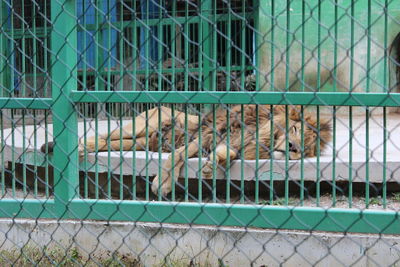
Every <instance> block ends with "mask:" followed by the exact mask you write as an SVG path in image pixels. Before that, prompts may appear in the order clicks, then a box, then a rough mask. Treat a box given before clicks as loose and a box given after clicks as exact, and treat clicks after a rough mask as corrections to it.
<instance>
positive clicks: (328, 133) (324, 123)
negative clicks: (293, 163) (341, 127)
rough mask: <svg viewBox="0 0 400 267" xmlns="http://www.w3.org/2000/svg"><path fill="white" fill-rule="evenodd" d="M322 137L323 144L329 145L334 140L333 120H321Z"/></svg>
mask: <svg viewBox="0 0 400 267" xmlns="http://www.w3.org/2000/svg"><path fill="white" fill-rule="evenodd" d="M319 130H320V137H321V141H322V142H323V143H328V142H329V141H331V139H332V125H331V120H330V119H327V118H321V119H320V123H319Z"/></svg>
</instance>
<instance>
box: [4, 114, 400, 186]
mask: <svg viewBox="0 0 400 267" xmlns="http://www.w3.org/2000/svg"><path fill="white" fill-rule="evenodd" d="M124 123H127V121H125V122H124ZM352 123H353V141H352V149H351V151H352V153H351V154H350V153H349V151H350V142H349V128H348V127H349V118H348V117H343V116H340V117H338V118H337V119H336V125H337V128H336V156H333V154H332V153H333V147H332V145H333V144H332V143H330V144H329V147H328V148H327V149H326V150H325V151H324V152H323V153H322V155H321V157H320V158H319V162H320V179H321V180H332V169H333V167H335V174H336V175H335V176H336V177H335V178H336V180H337V181H347V180H348V179H349V172H350V171H349V169H350V160H351V166H352V169H351V174H352V177H351V178H352V180H353V181H355V182H363V181H365V179H366V164H365V163H366V157H367V154H368V155H369V164H368V167H369V180H370V182H375V183H380V182H382V181H383V173H384V166H383V159H384V148H383V116H382V115H374V116H372V117H370V120H369V145H368V150H367V146H366V138H367V135H366V133H367V131H366V122H365V116H356V117H353V120H352ZM116 127H117V122H114V121H113V122H111V129H115V128H116ZM35 128H36V137H35V135H34V131H35ZM87 128H88V129H89V130H88V132H87V136H91V135H94V128H95V127H94V122H90V123H87ZM83 129H84V127H83V122H80V123H79V136H80V137H82V136H83V132H84V131H83ZM99 129H101V130H100V132H105V131H107V122H106V121H100V122H99ZM51 133H52V125H48V140H49V141H51V140H52V136H51ZM13 135H14V138H12V137H13ZM71 136H73V134H72V133H71ZM399 136H400V114H389V115H388V116H387V138H388V139H387V148H386V149H387V150H386V179H387V181H392V182H393V181H397V182H400V170H399V169H400V137H399ZM35 138H36V144H37V147H36V148H37V149H36V151H35V147H34V143H35V141H34V140H35ZM4 139H5V144H6V146H5V150H4V156H5V161H11V160H12V158H14V159H15V160H16V162H19V163H22V161H25V163H27V164H32V165H35V164H36V165H37V166H44V163H45V158H44V155H43V154H42V153H40V151H39V149H40V147H41V145H42V144H43V143H44V142H45V128H44V125H40V126H36V127H34V126H26V127H25V135H23V127H22V126H21V127H17V128H15V129H14V131H12V129H6V130H4ZM13 139H14V147H13V141H12V140H13ZM23 139H25V147H23ZM23 151H25V156H24V158H23V157H22V154H23ZM133 156H135V158H136V170H135V171H134V170H133V169H132V162H133V158H132V157H133ZM159 156H160V155H159V154H158V153H154V152H150V153H149V155H148V161H147V160H146V152H144V151H138V152H136V154H135V155H133V153H132V152H129V151H124V152H123V153H122V154H121V153H120V152H110V164H111V166H108V152H100V153H99V154H98V164H99V166H98V170H99V172H107V171H108V167H110V168H111V170H113V171H114V172H115V173H117V174H119V173H120V171H121V172H122V174H124V175H132V174H134V175H137V176H144V175H145V174H146V168H147V171H148V175H149V176H154V175H156V174H157V173H158V162H159V160H158V158H159ZM161 157H162V161H164V160H165V159H166V158H167V157H168V154H167V153H162V154H161ZM35 159H36V162H35ZM95 159H96V156H95V154H94V153H89V154H88V158H87V162H86V164H84V163H83V162H81V169H82V170H83V169H84V166H86V167H87V166H89V167H87V170H88V171H94V163H95ZM121 159H122V161H121ZM198 160H199V159H197V158H193V159H189V161H188V177H189V178H197V177H198V176H197V173H198ZM201 160H202V161H205V159H204V158H203V159H201ZM50 161H51V157H50ZM120 163H122V164H120ZM255 166H256V161H254V160H252V161H250V160H245V161H244V177H243V178H244V179H245V180H253V179H254V177H255ZM240 170H241V160H235V161H234V162H233V163H232V167H231V179H232V180H240V179H241V171H240ZM300 170H301V164H300V160H298V161H289V178H290V179H292V180H299V179H300V177H301V171H300ZM258 173H259V174H261V177H260V179H263V180H269V179H270V161H269V160H259V171H258ZM181 174H182V176H183V175H184V172H183V170H182V173H181ZM217 176H218V177H217V179H225V172H224V171H223V170H218V175H217ZM273 179H274V180H284V179H285V161H281V160H279V161H278V160H275V161H274V162H273ZM304 179H305V180H306V181H315V180H316V179H317V158H306V159H304Z"/></svg>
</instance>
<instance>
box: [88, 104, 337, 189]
mask: <svg viewBox="0 0 400 267" xmlns="http://www.w3.org/2000/svg"><path fill="white" fill-rule="evenodd" d="M228 110H229V112H227V110H226V109H222V108H220V109H217V110H216V111H215V112H211V113H209V114H207V115H206V116H204V117H203V118H199V117H198V116H193V115H186V116H185V113H183V112H180V111H175V112H174V114H172V110H171V109H169V108H167V107H161V108H154V109H151V110H149V111H147V112H143V113H142V114H140V115H139V116H137V117H136V119H135V124H134V127H133V125H132V124H128V125H126V126H124V127H123V129H122V142H121V130H120V129H116V130H114V131H113V132H111V133H110V134H104V135H99V138H98V140H97V148H96V142H95V139H94V138H89V139H88V140H87V142H86V149H87V151H89V152H91V151H95V150H96V149H97V150H98V151H104V150H107V149H108V147H109V145H110V146H111V149H114V150H120V148H121V147H120V145H121V144H122V145H123V147H122V149H123V150H131V149H132V146H133V145H134V144H135V145H136V149H137V150H145V149H146V148H147V149H149V150H150V151H159V144H160V143H161V150H162V151H163V152H168V153H170V156H169V157H168V160H167V161H166V162H165V163H164V165H163V172H162V179H159V177H158V176H156V177H155V178H154V180H153V184H152V191H153V192H154V193H155V194H157V193H158V192H159V190H160V192H161V193H162V194H163V195H166V194H168V193H169V192H170V191H171V180H172V178H173V179H177V178H178V176H179V174H180V170H181V168H182V166H183V164H184V159H185V156H187V157H188V158H192V157H197V156H198V155H199V144H200V142H199V138H198V137H199V133H201V137H202V138H201V146H202V148H201V149H202V154H203V155H204V154H206V155H209V157H208V159H209V160H208V161H207V162H206V164H205V165H204V166H203V170H202V172H203V176H204V177H205V178H210V177H211V176H212V170H213V169H212V166H213V161H214V160H215V162H216V163H217V164H219V165H221V166H224V163H225V161H226V159H227V156H228V153H229V157H230V159H231V160H233V159H236V158H239V157H240V153H241V152H242V151H244V154H243V158H244V159H248V160H252V159H255V158H256V157H257V153H258V157H259V159H269V158H271V156H273V157H274V158H277V159H283V158H285V154H286V153H287V152H289V155H288V157H289V159H299V158H301V157H302V156H303V157H314V156H316V154H317V150H318V149H317V148H318V145H317V143H318V142H317V140H319V148H320V151H322V150H323V149H324V147H325V146H326V143H327V142H329V141H330V138H331V129H330V125H329V122H328V121H326V120H322V119H321V120H320V121H319V126H318V125H317V122H318V120H319V119H318V118H317V117H316V115H315V114H304V117H303V120H302V116H301V114H303V113H301V112H300V109H296V108H295V107H288V108H285V106H274V112H272V113H271V108H270V106H267V105H258V106H256V105H243V106H241V105H236V106H233V107H231V108H230V109H228ZM242 112H243V114H242ZM256 114H258V116H256ZM173 117H174V120H172V118H173ZM227 118H229V120H228V119H227ZM271 118H273V123H271ZM287 118H288V120H286V119H287ZM302 121H303V122H304V123H301V122H302ZM228 122H229V125H228ZM159 126H161V129H160V128H159ZM185 126H186V127H185ZM146 128H147V131H146ZM172 129H174V131H173V130H172ZM200 129H201V131H200ZM272 129H273V133H272V134H271V130H272ZM160 133H161V138H162V140H159V139H158V138H159V136H160ZM302 133H304V135H303V139H302V138H301V136H302ZM318 133H319V135H318ZM146 134H147V135H148V136H147V137H146ZM228 134H229V148H228V142H227V141H228V140H227V136H228ZM318 136H319V138H318ZM173 137H174V138H173ZM271 137H272V138H273V142H271V140H272V139H271ZM214 139H215V140H214ZM146 140H147V141H148V145H147V146H146ZM242 140H243V141H242ZM108 141H110V144H109V145H108V144H107V142H108ZM302 144H303V145H304V146H303V147H302ZM214 145H216V146H215V147H214ZM81 146H82V144H81ZM257 146H258V149H257ZM271 147H272V151H271ZM286 148H288V149H286ZM82 149H83V148H82V147H81V150H82ZM228 150H229V152H228ZM287 150H289V151H287ZM185 151H186V152H187V155H185V153H186V152H185ZM214 151H215V154H214V153H213V152H214ZM257 151H258V152H257ZM172 152H173V153H174V159H175V160H174V164H175V166H172ZM160 181H161V183H162V185H161V188H159V182H160Z"/></svg>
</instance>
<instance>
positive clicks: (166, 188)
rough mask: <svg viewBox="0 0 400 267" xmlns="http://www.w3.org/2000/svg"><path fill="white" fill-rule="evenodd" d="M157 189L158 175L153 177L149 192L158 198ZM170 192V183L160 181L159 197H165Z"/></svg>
mask: <svg viewBox="0 0 400 267" xmlns="http://www.w3.org/2000/svg"><path fill="white" fill-rule="evenodd" d="M158 188H159V178H158V175H157V176H156V177H154V179H153V182H152V185H151V191H152V192H153V193H154V195H156V196H158ZM170 192H171V183H170V182H168V181H162V185H161V195H162V196H164V197H165V196H167V195H168V194H169V193H170Z"/></svg>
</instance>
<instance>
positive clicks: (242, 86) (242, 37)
mask: <svg viewBox="0 0 400 267" xmlns="http://www.w3.org/2000/svg"><path fill="white" fill-rule="evenodd" d="M241 9H242V18H241V23H240V25H241V28H242V30H241V35H240V44H241V49H242V52H241V57H240V67H241V69H242V71H241V74H240V90H241V91H244V90H245V78H246V76H245V71H244V69H245V67H246V6H245V0H242V4H241ZM240 111H241V112H240V122H241V123H242V124H243V125H244V105H241V106H240ZM244 128H245V127H240V139H241V140H240V203H241V204H243V203H244V197H245V194H244V160H245V158H244Z"/></svg>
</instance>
